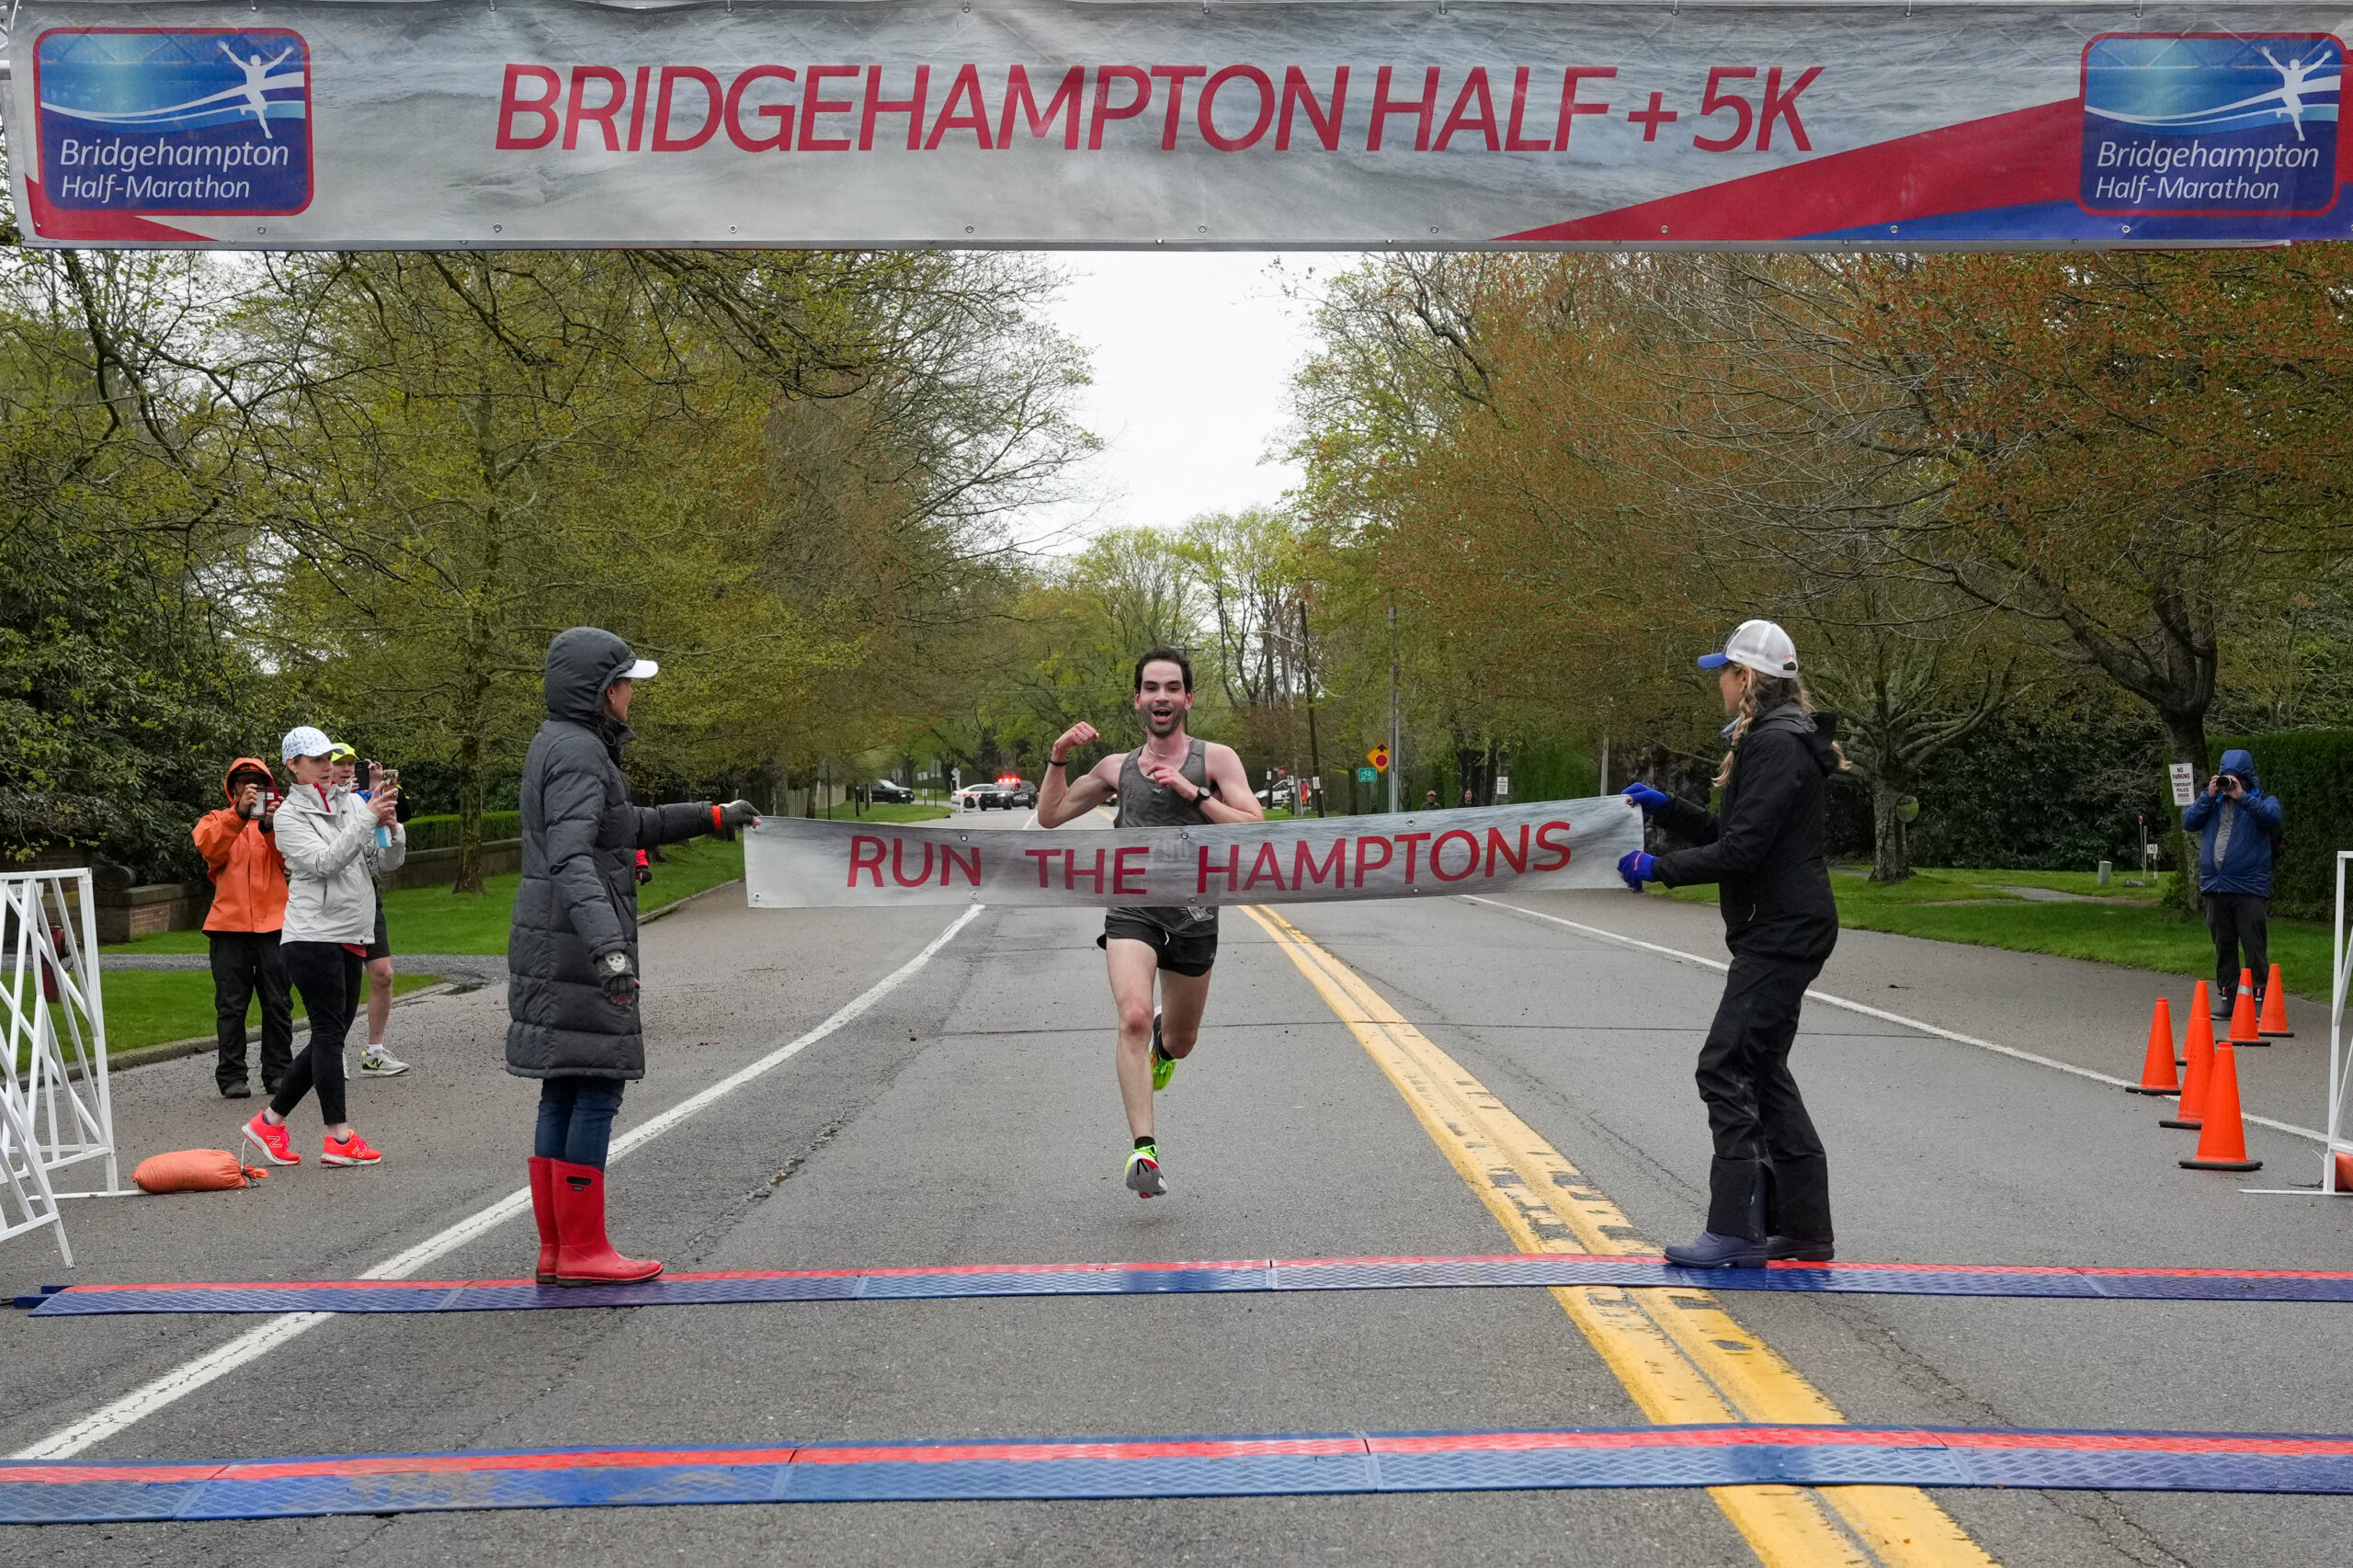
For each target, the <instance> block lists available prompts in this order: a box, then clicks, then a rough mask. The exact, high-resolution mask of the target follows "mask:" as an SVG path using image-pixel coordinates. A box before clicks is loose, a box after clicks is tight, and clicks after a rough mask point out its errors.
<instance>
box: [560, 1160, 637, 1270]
mask: <svg viewBox="0 0 2353 1568" xmlns="http://www.w3.org/2000/svg"><path fill="white" fill-rule="evenodd" d="M548 1164H549V1165H550V1166H551V1185H552V1187H553V1188H554V1192H555V1233H556V1250H555V1282H556V1283H557V1284H559V1285H624V1284H627V1283H629V1282H630V1281H631V1280H633V1279H651V1278H654V1276H655V1275H657V1274H659V1273H661V1272H662V1266H661V1265H660V1264H658V1263H656V1262H654V1260H653V1259H651V1258H642V1257H623V1256H621V1255H620V1254H619V1253H617V1252H615V1251H614V1250H613V1244H612V1243H610V1242H608V1241H607V1240H606V1239H605V1173H604V1172H602V1171H600V1170H598V1169H597V1167H596V1166H594V1165H570V1164H567V1163H565V1162H564V1161H563V1160H550V1161H549V1162H548Z"/></svg>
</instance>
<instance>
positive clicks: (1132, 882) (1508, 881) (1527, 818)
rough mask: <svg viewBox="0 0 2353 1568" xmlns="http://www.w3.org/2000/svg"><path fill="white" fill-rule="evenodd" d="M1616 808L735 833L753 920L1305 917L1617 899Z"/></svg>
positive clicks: (1545, 806)
mask: <svg viewBox="0 0 2353 1568" xmlns="http://www.w3.org/2000/svg"><path fill="white" fill-rule="evenodd" d="M1642 846H1643V818H1642V813H1641V812H1638V811H1637V810H1635V808H1634V805H1633V802H1632V801H1628V800H1626V799H1625V798H1624V797H1622V796H1617V795H1607V796H1601V797H1598V798H1596V799H1593V800H1585V801H1543V802H1540V803H1539V804H1536V805H1528V806H1494V807H1488V808H1483V809H1466V810H1461V811H1439V812H1414V813H1412V814H1411V815H1398V816H1359V817H1322V818H1315V819H1312V820H1306V821H1301V822H1279V823H1247V824H1241V825H1238V826H1232V827H1225V826H1215V825H1212V826H1207V827H1147V828H1127V829H1120V828H1114V829H1112V830H1111V831H1110V832H1108V833H1106V832H1102V831H1099V830H1095V829H1089V828H1085V827H1078V826H1069V827H1062V828H1057V829H1054V830H1053V831H1051V832H1048V831H1045V830H1043V829H1033V830H1031V831H1029V832H1020V831H1006V830H1003V829H989V828H972V827H958V826H956V825H954V824H952V823H949V824H939V825H938V826H922V827H916V826H909V825H903V824H896V823H848V822H817V821H813V820H810V819H805V818H799V817H767V818H764V819H763V820H762V821H761V823H760V824H759V826H757V827H755V828H749V829H746V830H745V835H744V885H745V890H746V892H747V894H748V896H749V902H750V903H751V905H752V907H753V908H755V909H805V908H809V907H812V906H839V905H860V906H864V907H869V908H871V907H876V906H881V905H889V904H903V903H1023V904H1077V905H1081V906H1086V905H1109V904H1127V905H1139V904H1141V905H1146V906H1152V907H1157V908H1164V909H1165V908H1171V907H1175V906H1177V905H1182V904H1192V905H1197V906H1199V907H1203V908H1208V907H1211V906H1213V905H1217V904H1224V903H1324V902H1328V901H1331V900H1336V899H1357V898H1420V897H1426V896H1429V895H1432V894H1445V893H1457V892H1496V891H1498V890H1501V889H1505V888H1518V889H1522V890H1527V889H1555V888H1601V887H1617V886H1620V885H1621V884H1620V882H1619V881H1618V859H1619V857H1620V856H1622V855H1624V854H1625V853H1626V852H1627V851H1628V850H1630V849H1640V848H1641V847H1642Z"/></svg>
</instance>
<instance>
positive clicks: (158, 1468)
mask: <svg viewBox="0 0 2353 1568" xmlns="http://www.w3.org/2000/svg"><path fill="white" fill-rule="evenodd" d="M1750 1485H1796V1486H1870V1485H1901V1486H1955V1487H2024V1488H2043V1489H2052V1490H2094V1491H2102V1492H2129V1491H2155V1492H2281V1493H2326V1494H2353V1437H2295V1436H2259V1435H2252V1434H2238V1433H2199V1432H2018V1431H1972V1430H1950V1429H1945V1428H1937V1427H1916V1428H1915V1427H1873V1426H1646V1427H1640V1428H1636V1429H1632V1430H1621V1431H1534V1432H1394V1433H1380V1434H1370V1435H1368V1434H1364V1433H1355V1432H1334V1433H1301V1434H1293V1435H1289V1436H1278V1437H1174V1438H1170V1437H1149V1438H1075V1439H1057V1440H1040V1439H1027V1438H1024V1439H1013V1440H1003V1441H1001V1440H985V1439H984V1440H980V1441H970V1442H967V1441H955V1440H949V1441H929V1442H913V1443H852V1442H828V1443H810V1444H781V1445H770V1446H767V1447H763V1448H706V1449H676V1448H672V1449H628V1448H623V1449H537V1450H523V1451H498V1452H480V1453H445V1454H378V1455H368V1456H358V1457H345V1458H323V1459H286V1460H229V1461H221V1462H210V1463H193V1464H190V1463H171V1462H141V1463H129V1464H125V1463H119V1462H116V1461H112V1460H63V1461H58V1462H53V1463H50V1462H43V1463H31V1462H7V1461H0V1524H62V1523H68V1522H83V1523H89V1522H104V1521H128V1520H141V1519H255V1518H285V1517H305V1516H317V1515H327V1514H404V1513H421V1512H438V1511H441V1510H445V1509H471V1508H585V1507H608V1506H620V1505H630V1504H639V1505H648V1506H654V1505H673V1504H681V1503H850V1502H924V1501H938V1500H949V1499H969V1500H983V1499H1049V1498H1090V1497H1092V1498H1104V1497H1246V1496H1268V1495H1277V1494H1295V1493H1341V1492H1480V1491H1500V1490H1535V1489H1546V1488H1557V1487H1601V1486H1619V1487H1625V1486H1674V1487H1697V1486H1750Z"/></svg>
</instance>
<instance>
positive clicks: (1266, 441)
mask: <svg viewBox="0 0 2353 1568" xmlns="http://www.w3.org/2000/svg"><path fill="white" fill-rule="evenodd" d="M1353 260H1354V258H1353V257H1341V256H1325V255H1305V256H1283V257H1276V256H1269V255H1267V254H1265V253H1262V252H1246V253H1236V254H1229V253H1224V252H1177V253H1176V254H1173V255H1154V254H1151V253H1147V252H1124V251H1123V252H1077V253H1069V254H1065V255H1063V256H1062V257H1060V258H1059V261H1060V265H1061V266H1062V267H1063V270H1064V271H1065V272H1066V273H1067V274H1068V275H1069V278H1070V285H1069V287H1068V288H1067V289H1066V290H1064V291H1063V298H1062V301H1061V303H1060V304H1059V305H1058V306H1057V307H1056V308H1055V310H1054V311H1053V312H1052V313H1053V315H1054V317H1055V319H1056V321H1057V322H1058V323H1059V324H1061V326H1062V327H1063V330H1064V331H1065V332H1068V333H1069V334H1070V335H1072V336H1073V337H1075V338H1076V339H1078V340H1079V342H1081V343H1082V344H1084V345H1085V346H1086V347H1087V349H1088V350H1089V352H1090V353H1091V355H1092V357H1093V359H1094V368H1095V384H1094V385H1093V386H1091V387H1088V388H1086V391H1085V392H1084V394H1083V396H1082V398H1081V400H1080V403H1079V409H1078V412H1079V417H1080V419H1081V421H1082V422H1083V423H1084V424H1085V425H1086V427H1087V428H1088V429H1090V430H1092V431H1094V432H1095V433H1096V434H1097V436H1099V437H1102V438H1103V442H1104V451H1103V453H1102V455H1101V456H1100V457H1098V458H1097V459H1095V460H1093V462H1091V463H1090V464H1089V465H1088V470H1087V472H1086V474H1085V475H1084V476H1083V477H1082V480H1081V484H1082V487H1083V488H1084V490H1085V491H1086V493H1087V494H1088V496H1089V497H1090V504H1089V506H1086V508H1083V509H1082V510H1080V511H1079V512H1076V513H1074V514H1073V515H1072V517H1071V518H1070V521H1071V522H1072V523H1073V524H1075V525H1078V526H1082V527H1088V528H1104V527H1115V526H1119V525H1123V524H1132V523H1142V524H1147V525H1151V526H1154V527H1167V526H1171V525H1174V524H1178V523H1182V522H1184V521H1185V520H1186V519H1187V518H1188V517H1193V516H1195V515H1196V514H1198V513H1201V512H1209V511H1231V510H1233V509H1234V508H1236V507H1241V506H1250V505H1252V504H1253V503H1257V502H1273V501H1277V500H1279V499H1280V498H1281V496H1282V493H1283V492H1284V491H1285V490H1286V489H1288V488H1289V487H1290V486H1291V485H1292V484H1295V483H1298V480H1299V472H1298V470H1297V469H1296V468H1294V467H1293V466H1291V465H1290V464H1289V463H1286V462H1279V461H1264V460H1262V459H1264V458H1265V457H1266V456H1267V453H1268V452H1269V451H1270V450H1271V449H1274V448H1276V447H1277V446H1279V443H1280V438H1281V433H1282V430H1283V427H1284V425H1285V424H1286V422H1287V420H1288V418H1289V412H1290V404H1289V401H1288V399H1289V391H1290V372H1291V369H1292V368H1293V367H1294V366H1295V365H1297V364H1298V362H1299V361H1300V359H1301V358H1302V356H1303V355H1304V354H1305V353H1306V349H1307V338H1306V335H1305V328H1304V324H1305V317H1306V309H1305V301H1304V299H1302V300H1297V301H1294V300H1289V299H1286V298H1284V291H1285V288H1286V286H1287V285H1288V286H1290V288H1293V289H1296V290H1308V289H1312V287H1313V282H1314V280H1315V279H1316V278H1322V277H1324V276H1325V275H1327V274H1329V273H1330V272H1331V271H1332V270H1333V269H1334V268H1335V267H1341V266H1346V265H1347V264H1348V263H1349V262H1351V261H1353ZM1311 274H1312V276H1311ZM1071 542H1073V543H1076V542H1083V540H1074V541H1071ZM1064 548H1068V546H1067V545H1065V546H1064Z"/></svg>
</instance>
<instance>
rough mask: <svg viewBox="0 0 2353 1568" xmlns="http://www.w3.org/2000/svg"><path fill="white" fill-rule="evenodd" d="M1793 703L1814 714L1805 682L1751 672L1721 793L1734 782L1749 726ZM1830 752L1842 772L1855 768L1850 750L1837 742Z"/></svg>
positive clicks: (1720, 775)
mask: <svg viewBox="0 0 2353 1568" xmlns="http://www.w3.org/2000/svg"><path fill="white" fill-rule="evenodd" d="M1744 667H1746V666H1744ZM1792 702H1794V703H1796V704H1797V705H1798V706H1799V707H1800V708H1802V709H1804V710H1806V711H1807V712H1809V713H1811V712H1813V698H1812V697H1810V696H1809V695H1807V693H1806V689H1805V682H1804V681H1802V680H1801V679H1799V678H1798V677H1797V676H1788V677H1787V678H1784V677H1782V676H1768V675H1767V674H1765V673H1764V672H1763V671H1761V670H1757V669H1753V668H1751V669H1749V670H1748V683H1747V688H1746V689H1745V690H1744V691H1743V692H1742V693H1741V694H1740V711H1739V712H1737V713H1736V714H1734V715H1733V722H1732V729H1731V730H1730V732H1728V733H1729V734H1730V736H1731V739H1732V749H1731V750H1730V751H1727V752H1725V753H1724V759H1723V762H1722V764H1721V765H1720V766H1719V767H1717V768H1716V788H1717V789H1719V790H1721V789H1722V788H1723V787H1724V786H1725V785H1727V784H1729V783H1731V782H1732V768H1733V759H1734V758H1735V757H1737V756H1739V755H1740V743H1741V741H1742V740H1743V739H1744V738H1745V736H1746V735H1747V733H1748V728H1749V726H1750V725H1752V724H1754V723H1755V722H1756V720H1757V718H1758V717H1759V716H1760V715H1762V714H1766V713H1770V712H1772V711H1773V710H1775V709H1777V708H1786V707H1788V706H1789V705H1790V703H1792ZM1830 749H1831V751H1832V752H1833V753H1835V754H1836V756H1837V758H1838V770H1839V771H1840V772H1841V773H1844V772H1845V771H1847V768H1849V767H1853V766H1854V764H1852V763H1850V762H1848V761H1847V749H1846V748H1845V747H1844V746H1842V745H1840V744H1838V743H1837V742H1836V741H1833V742H1831V743H1830Z"/></svg>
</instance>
